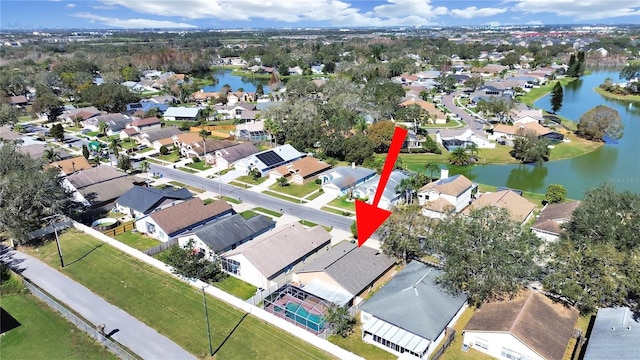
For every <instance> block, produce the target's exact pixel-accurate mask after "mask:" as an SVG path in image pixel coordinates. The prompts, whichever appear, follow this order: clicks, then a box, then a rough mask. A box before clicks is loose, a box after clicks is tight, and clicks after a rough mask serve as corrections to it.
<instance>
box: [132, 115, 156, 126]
mask: <svg viewBox="0 0 640 360" xmlns="http://www.w3.org/2000/svg"><path fill="white" fill-rule="evenodd" d="M154 124H160V119H158V118H157V117H155V116H152V117H148V118H144V119H137V120H133V121H132V122H131V126H146V125H154Z"/></svg>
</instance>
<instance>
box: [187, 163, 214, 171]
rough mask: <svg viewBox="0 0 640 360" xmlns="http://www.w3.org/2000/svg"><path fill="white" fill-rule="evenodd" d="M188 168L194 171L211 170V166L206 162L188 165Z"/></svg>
mask: <svg viewBox="0 0 640 360" xmlns="http://www.w3.org/2000/svg"><path fill="white" fill-rule="evenodd" d="M187 166H188V167H190V168H192V169H196V170H207V169H211V165H209V164H207V163H205V162H204V161H200V162H194V163H190V164H187Z"/></svg>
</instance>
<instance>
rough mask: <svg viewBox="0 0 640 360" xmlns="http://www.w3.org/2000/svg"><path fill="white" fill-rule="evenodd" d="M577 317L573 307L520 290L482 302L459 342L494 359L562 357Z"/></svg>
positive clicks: (556, 359) (550, 359)
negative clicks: (506, 296) (500, 297)
mask: <svg viewBox="0 0 640 360" xmlns="http://www.w3.org/2000/svg"><path fill="white" fill-rule="evenodd" d="M578 316H579V312H578V310H577V309H576V308H574V307H569V306H565V305H563V304H560V303H555V302H553V301H552V300H551V299H549V298H548V297H546V296H544V295H543V294H541V293H539V292H537V291H533V290H524V291H522V292H521V293H520V294H519V295H518V296H517V297H515V298H513V299H511V300H504V301H493V302H488V303H484V304H482V306H480V308H478V310H476V312H475V314H473V317H472V318H471V320H469V322H468V323H467V326H466V327H465V329H464V333H463V343H464V344H466V345H467V346H468V347H470V348H472V349H475V350H478V351H480V352H483V353H485V354H487V355H490V356H493V357H495V358H497V359H504V360H509V359H535V360H538V359H539V360H542V359H547V360H562V359H563V356H564V353H565V350H566V349H567V344H568V343H569V340H570V339H571V335H572V333H573V329H574V326H575V324H576V321H577V320H578ZM605 358H607V359H608V357H605Z"/></svg>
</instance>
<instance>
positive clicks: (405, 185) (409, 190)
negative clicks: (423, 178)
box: [395, 177, 415, 204]
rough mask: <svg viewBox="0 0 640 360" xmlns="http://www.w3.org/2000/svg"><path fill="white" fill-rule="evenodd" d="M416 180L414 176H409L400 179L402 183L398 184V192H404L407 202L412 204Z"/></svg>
mask: <svg viewBox="0 0 640 360" xmlns="http://www.w3.org/2000/svg"><path fill="white" fill-rule="evenodd" d="M414 182H415V181H414V179H413V177H408V178H404V179H402V180H400V183H399V184H398V185H396V188H395V190H396V192H399V193H402V194H403V196H404V202H405V204H411V200H412V199H413V190H414Z"/></svg>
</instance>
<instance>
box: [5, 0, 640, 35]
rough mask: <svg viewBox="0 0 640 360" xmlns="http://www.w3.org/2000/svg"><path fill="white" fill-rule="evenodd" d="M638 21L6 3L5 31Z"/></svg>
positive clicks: (86, 0) (557, 6) (331, 5)
mask: <svg viewBox="0 0 640 360" xmlns="http://www.w3.org/2000/svg"><path fill="white" fill-rule="evenodd" d="M634 23H635V24H637V23H640V1H639V0H475V1H466V0H76V1H71V0H2V1H1V2H0V29H15V28H18V29H33V28H38V29H42V28H95V29H103V28H120V29H127V28H131V29H135V28H185V29H188V28H194V29H195V28H247V27H294V28H297V27H320V26H336V27H347V26H419V25H421V26H443V25H444V26H456V25H490V24H493V25H523V24H531V25H548V24H634Z"/></svg>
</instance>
